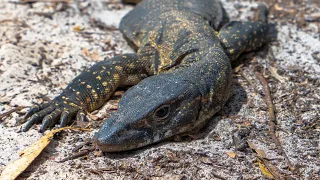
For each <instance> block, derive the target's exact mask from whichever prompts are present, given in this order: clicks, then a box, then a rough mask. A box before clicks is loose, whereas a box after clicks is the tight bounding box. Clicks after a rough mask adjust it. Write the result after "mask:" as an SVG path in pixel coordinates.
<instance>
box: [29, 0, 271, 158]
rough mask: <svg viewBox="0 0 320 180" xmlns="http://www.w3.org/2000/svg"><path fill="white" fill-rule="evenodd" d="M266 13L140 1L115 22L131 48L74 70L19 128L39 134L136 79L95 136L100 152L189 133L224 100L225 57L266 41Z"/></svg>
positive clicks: (197, 2)
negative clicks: (233, 14) (249, 15)
mask: <svg viewBox="0 0 320 180" xmlns="http://www.w3.org/2000/svg"><path fill="white" fill-rule="evenodd" d="M124 1H125V0H124ZM126 1H127V2H130V3H133V2H138V1H135V0H134V1H131V0H126ZM267 14H268V12H267V8H266V7H265V6H264V5H260V6H259V15H258V18H257V20H256V21H252V22H249V21H248V22H237V21H232V22H229V23H228V21H229V18H228V16H227V15H226V13H225V10H224V9H223V7H222V5H221V3H220V2H219V1H217V0H161V1H159V0H144V1H142V2H140V3H139V4H138V5H137V6H136V8H135V9H134V10H132V11H131V12H129V13H128V14H127V15H126V16H125V17H124V18H123V19H122V21H121V24H120V30H121V32H122V33H123V34H124V36H125V37H126V39H127V40H128V42H129V43H130V44H131V45H132V46H133V47H134V48H135V49H136V50H137V53H136V54H125V55H123V56H117V57H113V58H111V59H108V60H104V61H102V62H99V63H97V64H95V65H93V66H92V67H91V68H90V69H89V70H87V71H85V72H83V73H81V74H80V75H79V76H77V77H76V78H75V79H74V80H73V81H72V82H71V83H70V84H69V85H68V87H67V88H66V89H65V90H64V92H63V93H62V94H61V95H59V96H58V97H56V98H55V99H54V100H52V102H50V103H48V104H44V105H41V106H39V107H35V108H33V109H31V110H30V111H29V112H28V113H27V115H26V118H29V117H30V116H31V117H30V119H29V121H28V122H27V125H26V126H25V128H24V131H27V130H28V129H29V128H30V127H31V126H32V125H33V124H35V123H40V122H41V121H42V127H41V129H40V131H44V130H45V129H47V128H50V127H52V126H54V125H55V124H56V123H58V122H60V126H65V125H67V124H69V123H70V122H71V121H72V119H73V117H74V116H76V117H77V118H76V119H78V120H84V119H85V113H87V112H91V111H93V110H96V109H98V108H100V107H101V106H102V105H103V104H104V103H105V102H106V101H107V100H108V99H109V97H110V96H111V95H112V93H113V92H114V91H115V90H116V88H117V87H119V86H128V85H136V84H137V85H136V86H133V87H132V88H130V89H129V90H128V91H127V92H126V93H125V94H124V95H123V97H122V98H121V100H120V102H119V109H118V111H117V112H115V113H114V114H113V115H112V116H111V117H110V118H108V119H106V120H105V121H104V124H103V125H102V127H101V128H100V130H99V132H98V133H96V134H95V136H94V139H95V141H96V142H97V144H98V146H99V147H100V149H101V150H103V151H106V152H114V151H125V150H130V149H135V148H139V147H142V146H145V145H148V144H152V143H155V142H158V141H161V140H164V139H167V138H170V137H173V136H181V135H185V134H188V133H190V132H194V131H196V130H198V129H200V128H201V127H202V126H203V125H204V124H205V123H206V122H207V121H208V120H209V119H210V118H211V117H212V116H213V115H214V114H215V113H216V112H218V111H219V110H220V109H221V108H222V106H224V104H225V103H226V101H227V100H228V98H229V96H230V91H231V72H232V70H231V61H233V60H235V59H236V58H237V57H238V56H239V55H240V54H241V53H242V52H246V51H251V50H255V49H258V48H259V47H261V46H262V45H263V44H264V43H265V42H267V41H268V39H267V38H266V34H267V29H268V23H267Z"/></svg>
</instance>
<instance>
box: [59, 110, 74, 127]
mask: <svg viewBox="0 0 320 180" xmlns="http://www.w3.org/2000/svg"><path fill="white" fill-rule="evenodd" d="M77 111H78V110H77V109H73V110H65V111H64V112H63V113H62V114H61V118H60V127H65V126H67V125H68V124H70V122H71V120H72V118H73V117H74V116H75V115H76V113H77Z"/></svg>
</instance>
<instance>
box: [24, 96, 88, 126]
mask: <svg viewBox="0 0 320 180" xmlns="http://www.w3.org/2000/svg"><path fill="white" fill-rule="evenodd" d="M75 116H76V119H77V120H79V121H86V116H85V112H84V111H83V108H81V107H80V106H78V105H76V104H75V103H72V102H71V103H68V102H67V101H66V99H65V98H64V97H63V96H58V97H57V98H55V99H54V100H52V101H51V102H50V103H44V104H40V105H36V106H34V107H32V108H31V109H30V110H29V111H28V112H27V114H26V115H25V117H24V119H28V121H27V123H26V125H25V126H24V128H23V129H22V131H24V132H26V131H28V130H29V129H30V128H31V126H32V125H34V124H38V123H40V122H42V126H41V128H40V130H39V131H40V132H44V131H45V130H46V129H47V128H51V127H53V126H54V125H55V124H57V123H58V122H60V127H65V126H67V125H68V124H70V122H72V119H73V118H74V117H75Z"/></svg>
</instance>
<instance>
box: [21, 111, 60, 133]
mask: <svg viewBox="0 0 320 180" xmlns="http://www.w3.org/2000/svg"><path fill="white" fill-rule="evenodd" d="M32 109H33V108H32ZM32 109H31V110H32ZM53 110H54V107H52V106H49V107H47V108H44V109H42V110H40V111H39V112H36V113H34V114H33V115H32V116H31V117H30V119H29V120H28V121H27V123H26V125H25V126H24V128H23V129H22V131H23V132H26V131H28V130H29V129H30V128H31V126H33V125H34V124H38V123H40V122H41V120H42V119H43V117H45V116H46V115H47V114H49V113H51V112H52V111H53Z"/></svg>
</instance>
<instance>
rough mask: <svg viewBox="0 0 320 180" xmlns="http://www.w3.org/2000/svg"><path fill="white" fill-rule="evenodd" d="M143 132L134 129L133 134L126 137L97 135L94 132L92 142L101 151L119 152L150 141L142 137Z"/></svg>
mask: <svg viewBox="0 0 320 180" xmlns="http://www.w3.org/2000/svg"><path fill="white" fill-rule="evenodd" d="M144 135H145V132H141V131H135V132H134V133H133V134H131V135H129V136H126V137H119V136H112V135H111V136H108V137H105V136H104V137H101V136H100V137H99V134H96V135H95V137H94V139H95V140H94V142H95V144H96V145H97V146H98V148H99V149H100V150H101V151H103V152H121V151H128V150H132V149H137V148H139V147H142V146H146V145H148V144H150V143H151V142H150V141H148V140H147V139H146V138H144Z"/></svg>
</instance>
